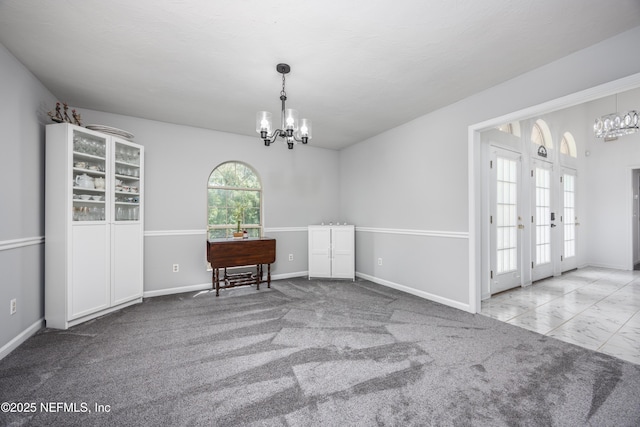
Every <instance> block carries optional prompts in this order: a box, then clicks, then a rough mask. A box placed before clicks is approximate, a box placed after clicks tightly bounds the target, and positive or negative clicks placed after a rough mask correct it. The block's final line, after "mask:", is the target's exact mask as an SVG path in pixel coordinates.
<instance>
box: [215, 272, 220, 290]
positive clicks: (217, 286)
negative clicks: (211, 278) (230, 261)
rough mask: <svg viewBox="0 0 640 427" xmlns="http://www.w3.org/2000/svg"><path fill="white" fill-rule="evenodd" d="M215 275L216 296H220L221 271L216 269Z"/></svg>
mask: <svg viewBox="0 0 640 427" xmlns="http://www.w3.org/2000/svg"><path fill="white" fill-rule="evenodd" d="M215 275H216V296H219V295H220V269H219V268H216V269H215Z"/></svg>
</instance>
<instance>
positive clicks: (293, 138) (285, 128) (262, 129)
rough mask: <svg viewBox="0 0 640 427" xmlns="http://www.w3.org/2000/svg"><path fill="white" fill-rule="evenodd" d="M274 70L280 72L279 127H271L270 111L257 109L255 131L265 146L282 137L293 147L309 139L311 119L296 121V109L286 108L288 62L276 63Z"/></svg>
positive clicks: (289, 68) (289, 69)
mask: <svg viewBox="0 0 640 427" xmlns="http://www.w3.org/2000/svg"><path fill="white" fill-rule="evenodd" d="M276 70H277V71H278V72H279V73H280V74H282V90H281V91H280V100H281V101H282V116H281V123H280V128H279V129H274V130H272V129H273V122H272V119H271V117H272V116H271V113H270V112H268V111H258V113H257V114H256V132H258V133H259V134H260V138H262V140H263V141H264V145H266V146H267V147H268V146H269V145H271V143H272V142H275V140H276V138H278V137H279V138H283V139H285V140H286V141H287V146H288V147H289V149H293V145H294V144H296V143H298V142H302V143H303V144H306V143H307V142H309V140H310V139H311V120H308V119H300V121H299V122H298V111H296V110H294V109H292V108H286V105H285V104H286V101H287V93H286V92H285V90H284V85H285V79H284V76H285V74H288V73H289V71H291V67H289V65H288V64H278V65H277V66H276Z"/></svg>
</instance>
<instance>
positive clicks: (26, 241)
mask: <svg viewBox="0 0 640 427" xmlns="http://www.w3.org/2000/svg"><path fill="white" fill-rule="evenodd" d="M43 243H44V236H35V237H23V238H22V239H12V240H0V251H7V250H10V249H17V248H24V247H26V246H33V245H41V244H43Z"/></svg>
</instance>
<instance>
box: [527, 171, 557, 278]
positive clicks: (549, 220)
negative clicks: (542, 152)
mask: <svg viewBox="0 0 640 427" xmlns="http://www.w3.org/2000/svg"><path fill="white" fill-rule="evenodd" d="M532 166H533V168H532V172H531V186H532V191H531V195H532V198H533V200H532V201H531V206H533V209H532V212H531V227H532V233H531V245H532V246H531V258H532V259H531V268H532V272H531V280H532V281H536V280H540V279H544V278H545V277H550V276H553V272H554V261H555V260H556V257H557V254H558V253H559V251H558V250H557V243H556V242H557V241H558V240H557V239H558V238H557V235H556V234H557V233H556V225H557V224H556V223H557V222H558V221H557V220H559V219H560V218H558V216H557V212H556V210H555V203H554V199H555V197H554V195H555V191H557V187H556V186H555V185H554V183H555V181H554V179H553V166H552V165H551V164H550V163H547V162H542V161H534V162H533V164H532Z"/></svg>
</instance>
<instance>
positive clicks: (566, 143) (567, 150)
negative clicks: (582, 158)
mask: <svg viewBox="0 0 640 427" xmlns="http://www.w3.org/2000/svg"><path fill="white" fill-rule="evenodd" d="M560 152H561V153H562V154H565V155H567V156H571V157H578V151H577V150H576V140H575V139H574V138H573V135H571V133H570V132H565V133H564V135H562V141H560Z"/></svg>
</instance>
